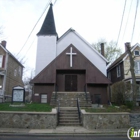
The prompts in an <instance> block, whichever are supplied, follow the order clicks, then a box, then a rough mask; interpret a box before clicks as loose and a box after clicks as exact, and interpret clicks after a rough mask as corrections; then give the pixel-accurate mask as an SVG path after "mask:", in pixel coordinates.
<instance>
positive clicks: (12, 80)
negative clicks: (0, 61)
mask: <svg viewBox="0 0 140 140" xmlns="http://www.w3.org/2000/svg"><path fill="white" fill-rule="evenodd" d="M19 66H20V67H21V74H19ZM15 70H16V71H17V74H16V76H15V75H14V71H15ZM22 71H23V68H22V66H21V65H20V64H19V63H18V62H16V61H15V59H14V58H13V57H12V56H11V55H9V57H8V62H7V75H6V88H5V94H6V95H12V89H13V87H14V86H18V85H19V86H22V87H23V86H24V84H23V81H22Z"/></svg>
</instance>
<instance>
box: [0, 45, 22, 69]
mask: <svg viewBox="0 0 140 140" xmlns="http://www.w3.org/2000/svg"><path fill="white" fill-rule="evenodd" d="M0 46H1V47H2V49H3V50H5V51H6V53H8V54H9V55H11V56H12V58H13V59H14V60H16V61H17V62H18V63H19V64H20V65H21V66H22V67H23V68H24V66H23V65H22V64H21V63H20V62H19V61H18V60H17V58H16V57H15V56H14V55H13V54H12V53H11V52H10V51H8V50H7V49H6V48H5V47H3V46H2V45H1V44H0Z"/></svg>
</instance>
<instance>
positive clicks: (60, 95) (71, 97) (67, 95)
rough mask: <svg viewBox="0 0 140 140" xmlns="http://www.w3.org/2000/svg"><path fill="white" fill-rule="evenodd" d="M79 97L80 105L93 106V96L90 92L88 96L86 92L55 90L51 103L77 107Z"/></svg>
mask: <svg viewBox="0 0 140 140" xmlns="http://www.w3.org/2000/svg"><path fill="white" fill-rule="evenodd" d="M77 98H78V99H79V103H80V107H91V98H90V94H89V92H87V96H86V95H85V92H57V93H55V92H53V94H52V97H51V102H50V105H52V106H58V101H59V105H60V107H77Z"/></svg>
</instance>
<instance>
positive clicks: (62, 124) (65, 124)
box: [59, 123, 82, 126]
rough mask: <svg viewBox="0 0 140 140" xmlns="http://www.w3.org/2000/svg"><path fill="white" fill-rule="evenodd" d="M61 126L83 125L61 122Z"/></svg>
mask: <svg viewBox="0 0 140 140" xmlns="http://www.w3.org/2000/svg"><path fill="white" fill-rule="evenodd" d="M59 126H82V124H81V123H59Z"/></svg>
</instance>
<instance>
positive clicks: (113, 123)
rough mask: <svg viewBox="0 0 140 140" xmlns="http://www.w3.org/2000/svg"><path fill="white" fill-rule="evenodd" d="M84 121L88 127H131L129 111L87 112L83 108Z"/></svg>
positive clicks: (84, 124)
mask: <svg viewBox="0 0 140 140" xmlns="http://www.w3.org/2000/svg"><path fill="white" fill-rule="evenodd" d="M81 112H82V123H83V126H84V127H85V128H86V129H120V128H129V127H130V125H129V124H130V117H129V113H87V112H85V110H82V111H81Z"/></svg>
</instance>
